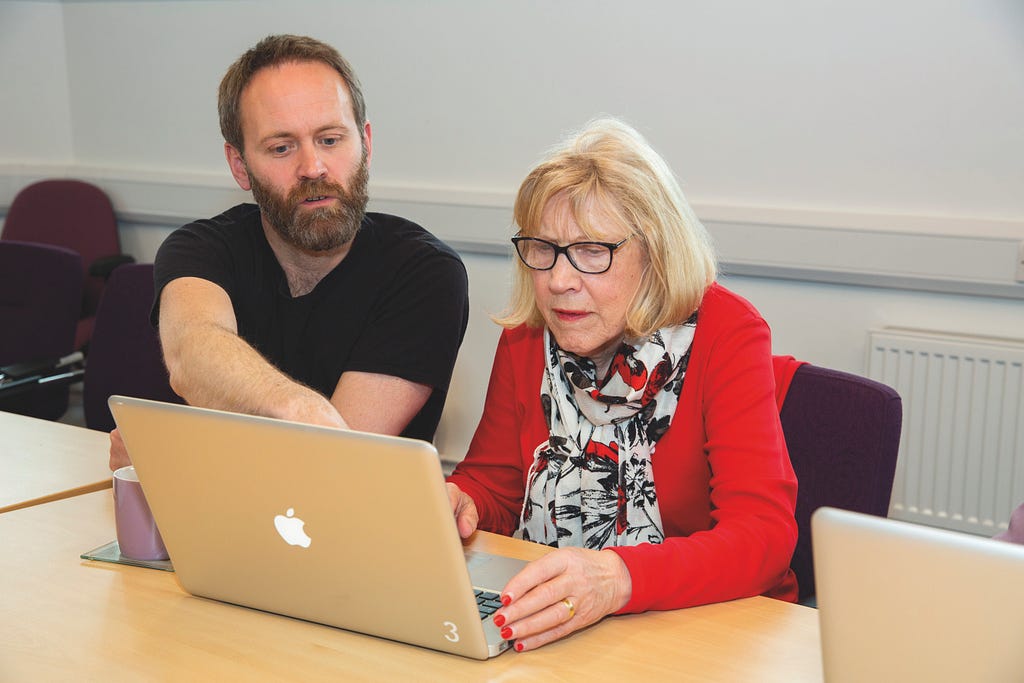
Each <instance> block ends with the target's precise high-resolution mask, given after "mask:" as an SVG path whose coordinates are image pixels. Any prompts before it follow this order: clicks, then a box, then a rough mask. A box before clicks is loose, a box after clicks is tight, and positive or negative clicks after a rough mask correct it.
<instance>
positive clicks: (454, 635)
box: [444, 621, 459, 643]
mask: <svg viewBox="0 0 1024 683" xmlns="http://www.w3.org/2000/svg"><path fill="white" fill-rule="evenodd" d="M444 627H445V629H446V630H447V631H448V633H445V634H444V638H445V640H447V641H449V642H452V643H457V642H459V627H458V626H456V625H455V624H453V623H452V622H450V621H446V622H444Z"/></svg>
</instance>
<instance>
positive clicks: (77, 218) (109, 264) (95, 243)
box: [0, 180, 134, 349]
mask: <svg viewBox="0 0 1024 683" xmlns="http://www.w3.org/2000/svg"><path fill="white" fill-rule="evenodd" d="M2 240H15V241H20V242H37V243H40V244H52V245H55V246H59V247H64V248H66V249H70V250H72V251H74V252H76V253H78V255H79V256H81V259H82V265H81V266H80V268H79V270H80V271H81V277H82V280H83V289H82V295H81V301H80V304H79V306H80V314H79V319H80V320H79V322H78V325H77V327H76V329H75V348H76V349H82V348H84V347H85V345H86V344H87V343H88V341H89V339H90V337H91V336H92V327H93V324H94V322H95V315H96V307H97V306H98V305H99V301H100V296H101V295H102V293H103V286H104V283H105V282H106V278H107V277H109V275H110V273H111V272H112V271H113V269H114V268H116V267H117V266H118V265H121V264H122V263H129V262H131V261H132V260H134V259H132V257H130V256H125V255H124V254H122V253H121V242H120V239H119V237H118V233H117V219H116V218H115V216H114V208H113V206H112V205H111V203H110V199H109V198H108V197H107V195H106V194H105V193H104V192H103V190H101V189H100V188H98V187H96V186H95V185H91V184H89V183H85V182H82V181H80V180H43V181H40V182H37V183H33V184H31V185H29V186H27V187H25V188H23V189H22V190H21V191H20V192H18V194H17V195H16V196H15V197H14V201H13V202H11V208H10V210H9V211H8V212H7V217H6V218H5V219H4V227H3V232H2V233H0V241H2Z"/></svg>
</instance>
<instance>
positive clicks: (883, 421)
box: [776, 357, 903, 601]
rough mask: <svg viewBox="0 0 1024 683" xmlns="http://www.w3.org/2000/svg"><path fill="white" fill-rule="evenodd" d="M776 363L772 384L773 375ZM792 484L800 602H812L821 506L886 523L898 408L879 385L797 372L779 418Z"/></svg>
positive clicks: (830, 373) (807, 368)
mask: <svg viewBox="0 0 1024 683" xmlns="http://www.w3.org/2000/svg"><path fill="white" fill-rule="evenodd" d="M778 360H779V357H777V358H776V361H777V362H776V369H777V380H778V374H779V368H781V367H783V366H782V365H780V364H779V363H778ZM779 417H780V419H781V421H782V431H783V433H784V434H785V436H786V447H787V448H788V450H789V457H790V460H791V461H792V463H793V470H794V471H795V472H796V477H797V481H798V485H799V488H798V492H797V499H796V521H797V526H798V527H799V536H798V538H797V544H796V550H795V552H794V553H793V560H792V562H791V563H790V566H791V567H792V569H793V572H794V573H795V574H796V577H797V581H798V582H799V584H800V600H801V601H804V600H807V599H808V598H810V597H812V596H813V595H814V594H815V588H814V562H813V557H812V554H811V513H812V512H814V511H815V510H817V509H818V508H819V507H821V506H822V505H828V506H831V507H837V508H843V509H845V510H854V511H857V512H864V513H867V514H872V515H877V516H879V517H885V516H886V515H887V514H888V513H889V498H890V496H891V495H892V482H893V477H894V475H895V473H896V455H897V453H898V451H899V443H900V428H901V426H902V421H903V407H902V401H901V400H900V396H899V394H898V393H896V391H895V390H894V389H892V388H890V387H888V386H886V385H884V384H881V383H879V382H876V381H874V380H870V379H867V378H865V377H859V376H857V375H852V374H849V373H845V372H840V371H838V370H829V369H827V368H821V367H816V366H814V365H801V366H800V367H799V368H798V369H797V370H796V372H795V374H793V378H792V380H791V383H790V385H789V390H788V392H787V393H786V394H785V399H784V402H783V404H782V409H781V410H780V412H779Z"/></svg>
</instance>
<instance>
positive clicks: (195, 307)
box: [160, 278, 348, 427]
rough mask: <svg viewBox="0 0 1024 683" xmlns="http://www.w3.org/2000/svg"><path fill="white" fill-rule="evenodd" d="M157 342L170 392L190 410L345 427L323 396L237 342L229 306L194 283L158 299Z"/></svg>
mask: <svg viewBox="0 0 1024 683" xmlns="http://www.w3.org/2000/svg"><path fill="white" fill-rule="evenodd" d="M160 342H161V344H162V345H163V351H164V361H165V362H166V363H167V369H168V371H169V372H170V378H171V387H172V388H173V389H174V391H175V392H177V394H178V395H179V396H181V397H182V398H184V399H185V400H186V401H187V402H188V403H189V404H191V405H196V406H203V407H207V408H218V409H221V410H230V411H233V412H238V413H249V414H253V415H265V416H268V417H276V418H281V419H286V420H294V421H296V422H306V423H310V424H319V425H325V426H330V427H347V426H348V425H347V424H346V423H345V420H344V419H342V417H341V415H340V414H339V412H338V410H337V409H336V407H335V406H334V405H333V404H332V403H331V402H330V401H329V400H328V399H327V398H326V397H324V396H322V395H320V394H319V393H317V392H316V391H314V390H313V389H310V388H309V387H306V386H304V385H302V384H299V383H298V382H296V381H294V380H293V379H292V378H290V377H288V376H287V375H285V374H284V373H283V372H281V371H280V370H278V369H277V368H275V367H274V366H273V365H272V364H271V363H269V362H268V361H267V360H266V359H265V358H263V356H261V355H260V354H259V353H258V352H257V351H256V350H255V349H253V348H252V347H251V346H250V345H249V344H248V343H246V342H245V340H243V339H242V338H241V337H239V336H238V325H237V322H236V320H235V313H234V309H233V308H232V306H231V300H230V299H229V298H228V295H227V292H225V291H224V290H223V289H222V288H221V287H219V286H218V285H215V284H213V283H212V282H209V281H207V280H202V279H199V278H179V279H176V280H173V281H171V282H170V283H169V284H168V285H167V286H166V287H164V289H163V292H162V293H161V296H160Z"/></svg>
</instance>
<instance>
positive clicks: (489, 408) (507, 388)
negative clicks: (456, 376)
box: [448, 332, 525, 536]
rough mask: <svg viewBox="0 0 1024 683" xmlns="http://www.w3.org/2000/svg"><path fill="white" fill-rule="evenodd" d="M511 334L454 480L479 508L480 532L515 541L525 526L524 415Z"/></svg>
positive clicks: (504, 341)
mask: <svg viewBox="0 0 1024 683" xmlns="http://www.w3.org/2000/svg"><path fill="white" fill-rule="evenodd" d="M513 365H514V364H513V361H512V352H511V349H510V344H509V335H508V332H504V333H502V335H501V338H500V339H499V340H498V348H497V350H496V351H495V353H494V364H493V365H492V366H491V379H490V383H489V384H488V386H487V396H486V399H485V402H484V412H483V415H482V416H481V418H480V423H479V424H478V425H477V428H476V432H475V433H474V434H473V439H472V441H471V442H470V445H469V452H468V454H467V456H466V458H465V459H464V460H463V461H462V462H460V463H459V464H458V465H457V466H456V467H455V471H454V472H452V474H451V476H449V477H448V481H450V482H453V483H454V484H456V485H458V487H459V488H460V489H462V491H463V492H465V493H466V494H468V495H469V497H470V498H472V499H473V502H474V503H475V504H476V508H477V512H478V513H479V515H480V523H479V525H478V527H479V528H480V529H483V530H485V531H492V532H494V533H499V534H504V535H506V536H511V535H512V533H513V532H514V531H515V530H516V527H517V526H518V524H519V518H518V516H517V515H516V514H515V511H516V510H519V509H520V508H521V506H522V501H523V494H524V486H525V484H524V481H525V480H524V477H523V470H522V467H523V464H522V458H521V455H520V452H519V449H518V448H517V443H518V434H519V433H520V423H521V415H522V411H521V410H520V409H519V406H518V402H517V400H516V395H517V392H516V372H515V368H514V367H513Z"/></svg>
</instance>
